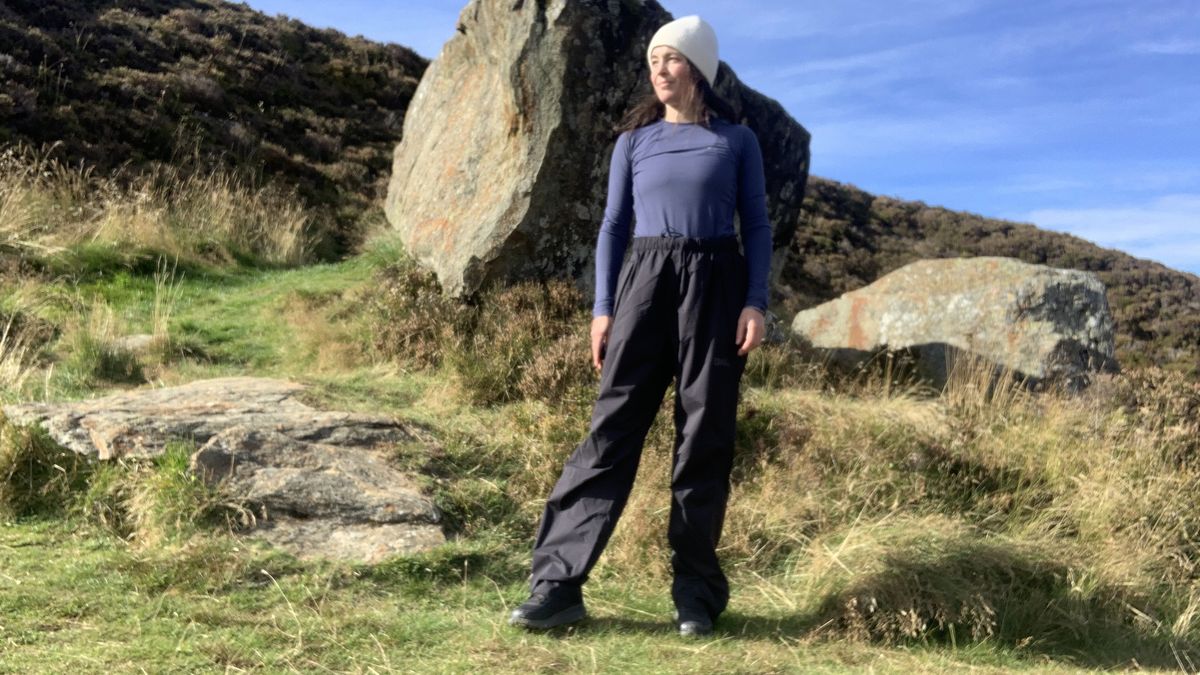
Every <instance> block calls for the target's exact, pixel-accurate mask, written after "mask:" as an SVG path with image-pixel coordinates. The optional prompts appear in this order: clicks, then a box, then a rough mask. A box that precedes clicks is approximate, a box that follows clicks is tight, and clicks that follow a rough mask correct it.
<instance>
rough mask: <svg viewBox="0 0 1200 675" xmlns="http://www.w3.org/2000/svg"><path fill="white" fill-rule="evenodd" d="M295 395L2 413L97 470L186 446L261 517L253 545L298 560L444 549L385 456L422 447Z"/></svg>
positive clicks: (228, 383) (140, 395)
mask: <svg viewBox="0 0 1200 675" xmlns="http://www.w3.org/2000/svg"><path fill="white" fill-rule="evenodd" d="M303 389H304V387H303V385H300V384H297V383H294V382H287V381H282V380H272V379H265V378H251V377H231V378H220V379H212V380H202V381H197V382H192V383H190V384H186V385H182V386H178V387H168V388H163V389H146V390H136V391H129V392H122V393H120V394H115V395H112V396H107V397H104V398H98V399H92V400H87V401H73V402H66V403H47V404H31V405H12V406H5V407H4V413H5V415H7V417H8V419H9V420H10V421H12V422H14V423H17V424H40V425H41V426H42V427H43V428H45V429H46V430H47V431H48V433H49V434H50V436H51V437H52V438H53V439H54V440H55V441H56V442H58V443H59V444H60V445H62V446H64V447H66V448H68V449H70V450H73V451H75V452H77V453H79V454H82V455H87V456H90V457H96V458H98V459H113V458H119V457H153V456H156V455H159V454H162V452H163V451H164V450H165V449H166V447H167V444H168V443H169V442H171V441H172V440H181V439H182V440H188V441H191V442H194V443H196V444H197V445H200V446H201V447H200V449H199V450H197V451H196V452H195V453H194V454H193V456H192V458H191V470H192V472H193V473H194V474H195V475H197V476H199V477H201V478H202V479H204V480H205V481H206V482H208V483H209V484H210V485H213V486H218V487H219V489H221V490H222V491H223V492H224V493H225V494H226V495H227V496H228V497H229V499H230V500H231V501H234V502H237V503H240V504H245V505H247V506H250V507H253V508H254V510H255V512H256V513H259V514H265V517H263V518H260V519H259V521H258V523H257V524H256V526H255V528H254V530H252V531H251V532H250V534H251V536H259V537H261V538H263V539H265V540H267V541H268V542H270V543H272V544H274V545H277V546H279V547H281V548H283V549H285V550H287V551H289V552H291V553H293V554H295V555H297V556H300V557H329V558H340V559H348V560H356V561H360V562H366V563H373V562H377V561H379V560H381V559H383V558H385V557H387V556H389V555H394V554H399V553H412V552H416V551H420V550H425V549H428V548H431V547H433V546H436V545H438V544H440V543H443V542H444V541H445V536H444V535H443V534H442V530H441V527H440V526H438V524H437V523H438V522H439V521H440V519H441V517H440V514H439V512H438V510H437V508H436V507H435V506H434V505H433V503H432V502H431V501H430V500H429V499H427V498H426V497H424V496H423V495H421V494H420V491H419V490H418V488H417V485H416V484H415V483H414V481H413V479H412V477H411V475H409V474H406V473H404V472H402V471H400V470H399V469H397V468H396V467H395V466H394V465H393V464H392V463H390V462H389V461H388V458H387V455H386V450H385V448H386V447H387V446H391V445H395V444H396V443H408V442H420V441H421V440H422V439H421V437H420V436H419V435H418V434H417V433H416V432H414V431H413V430H410V429H409V428H407V427H405V426H404V425H402V424H400V423H398V422H397V421H395V420H393V419H390V418H387V417H381V416H374V415H363V414H356V413H347V412H330V411H323V410H317V409H315V408H313V407H311V406H308V405H306V404H304V403H303V402H301V401H300V400H298V399H297V398H296V396H297V395H298V394H299V393H300V392H301V391H303Z"/></svg>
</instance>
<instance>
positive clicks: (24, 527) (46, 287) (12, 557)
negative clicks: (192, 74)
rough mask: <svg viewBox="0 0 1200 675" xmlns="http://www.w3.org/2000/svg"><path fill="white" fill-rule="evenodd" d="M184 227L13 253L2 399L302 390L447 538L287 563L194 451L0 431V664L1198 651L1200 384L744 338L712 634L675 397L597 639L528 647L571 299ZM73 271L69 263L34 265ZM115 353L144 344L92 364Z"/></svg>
mask: <svg viewBox="0 0 1200 675" xmlns="http://www.w3.org/2000/svg"><path fill="white" fill-rule="evenodd" d="M233 195H234V197H231V198H233V199H239V200H244V199H250V198H253V197H254V194H253V193H233ZM238 195H240V196H238ZM245 204H246V202H244V201H238V202H235V203H233V204H230V205H227V206H226V207H225V208H226V209H227V210H245V208H246V206H245ZM112 209H113V210H114V212H117V211H120V209H119V208H117V206H113V207H112ZM177 217H179V218H185V219H192V220H186V221H185V222H184V223H182V224H181V225H180V226H179V227H175V228H161V229H154V228H150V229H147V230H144V231H146V232H151V233H152V234H153V237H154V238H153V241H151V242H147V243H144V244H143V245H141V246H133V245H132V244H131V243H130V242H127V243H126V244H125V248H130V249H134V250H139V251H142V252H143V253H142V254H140V255H139V256H133V257H120V256H116V255H114V254H111V253H109V254H103V255H102V254H100V253H97V252H96V251H95V249H94V246H95V244H94V243H88V242H84V243H77V244H71V245H64V246H59V247H56V248H53V249H51V248H38V247H36V246H22V247H19V248H14V249H11V250H10V257H20V259H21V260H22V261H23V264H22V265H18V266H14V267H13V268H12V269H10V271H9V272H8V273H7V276H6V277H5V281H6V283H5V285H4V286H3V293H2V294H0V318H3V319H4V321H3V324H4V325H5V326H6V327H7V328H6V329H5V331H4V338H3V339H2V340H0V400H5V401H11V400H29V399H43V398H46V399H61V398H64V397H73V396H96V395H100V394H102V393H104V392H107V391H111V390H114V389H121V388H126V387H131V386H159V385H170V384H174V383H178V382H186V381H191V380H195V379H198V378H203V377H211V376H220V375H227V374H233V373H236V374H254V375H268V376H280V377H290V378H294V379H298V380H300V381H302V382H305V383H307V384H308V385H309V386H310V390H309V394H308V396H307V399H308V401H309V402H310V403H312V404H314V405H317V406H320V407H325V408H330V409H340V410H362V411H369V412H373V413H383V414H390V415H395V416H397V417H399V418H401V419H404V420H407V421H408V422H410V423H413V424H417V425H420V426H422V427H423V428H424V429H425V430H426V431H427V433H428V435H429V437H430V438H433V439H435V445H434V447H432V448H429V449H427V450H423V449H419V448H415V447H411V446H406V447H403V448H397V449H396V451H395V453H394V455H393V460H394V461H395V462H396V463H397V464H399V465H401V466H405V467H408V468H410V469H413V470H417V471H419V472H420V474H421V475H422V478H421V479H420V480H421V485H422V487H423V489H424V490H425V491H426V492H427V493H428V494H430V495H431V496H432V497H433V499H434V500H435V501H436V502H437V504H438V506H439V507H440V508H441V510H442V511H443V512H444V513H445V515H446V524H447V528H448V530H449V532H450V534H451V535H452V537H453V539H454V541H453V542H452V543H451V544H449V545H447V546H445V547H443V548H440V549H438V550H436V551H433V552H430V553H428V554H424V555H420V556H414V557H398V558H395V559H393V560H390V561H388V562H386V563H384V564H382V565H378V566H374V567H366V566H359V565H351V564H338V563H329V562H306V561H301V560H296V559H294V558H292V557H290V556H287V555H284V554H281V553H278V552H273V551H270V550H268V549H266V548H264V547H263V546H261V545H260V544H257V543H255V542H253V541H250V540H245V539H241V538H238V537H237V536H236V534H237V532H238V531H239V529H240V528H241V527H242V523H241V520H240V517H239V515H240V514H241V513H242V511H241V509H240V508H239V507H240V505H238V504H236V503H231V502H230V500H229V498H228V497H227V496H225V495H222V494H221V493H220V492H219V491H215V492H214V491H209V490H207V489H204V488H203V487H202V486H200V485H199V484H197V483H196V481H195V480H194V479H192V478H190V477H189V476H188V475H187V474H186V472H185V467H186V459H187V456H188V454H189V453H190V452H191V451H192V450H194V447H193V446H191V445H190V444H188V443H187V442H180V443H176V444H174V445H173V446H172V448H171V450H170V452H168V454H167V455H166V456H164V457H163V458H161V459H159V460H155V461H131V460H127V461H124V462H119V463H110V464H104V465H94V464H90V463H87V462H84V461H81V460H79V459H78V458H76V457H74V456H72V455H70V454H67V453H64V452H63V451H62V450H60V449H59V448H57V447H55V446H54V445H53V444H52V443H49V442H48V441H47V439H46V437H45V435H44V434H41V433H39V432H38V431H36V430H33V429H27V428H20V427H15V426H12V425H9V424H6V423H3V421H2V420H0V616H3V621H2V622H0V623H2V625H0V641H2V642H0V644H2V645H3V649H2V650H0V653H2V654H3V662H2V665H3V668H2V669H5V670H7V669H11V670H13V671H16V672H53V671H61V670H71V671H79V672H121V671H128V670H138V669H145V670H147V671H172V672H178V671H210V670H233V671H268V672H275V671H303V672H311V671H320V672H328V671H333V672H462V671H487V672H522V673H528V672H563V671H573V670H586V671H593V672H614V673H615V672H631V671H635V672H664V673H669V672H744V673H761V672H861V671H862V670H864V669H870V670H873V671H877V672H897V673H900V672H903V673H912V672H948V671H960V670H968V669H969V670H972V671H976V672H1014V671H1029V672H1078V671H1079V670H1081V669H1091V668H1108V669H1118V668H1130V669H1150V670H1175V669H1179V668H1184V669H1188V670H1194V669H1195V666H1196V664H1197V663H1200V661H1198V660H1197V659H1200V622H1198V621H1197V617H1200V613H1198V612H1197V611H1196V608H1197V607H1200V583H1198V581H1197V580H1198V579H1200V539H1198V537H1197V532H1198V531H1200V527H1198V524H1200V506H1198V504H1197V502H1196V500H1195V499H1194V495H1195V492H1196V489H1197V487H1198V486H1200V464H1198V463H1197V461H1196V458H1197V453H1198V452H1200V446H1198V445H1197V440H1196V439H1197V438H1200V428H1197V420H1198V419H1200V387H1198V386H1197V385H1196V383H1195V382H1194V381H1191V380H1188V379H1186V378H1184V377H1183V376H1181V375H1179V374H1177V373H1175V374H1172V373H1169V372H1163V371H1156V370H1147V371H1143V372H1138V373H1128V374H1125V375H1121V376H1116V377H1112V378H1102V379H1101V380H1100V381H1099V382H1098V384H1097V386H1095V387H1094V388H1092V389H1091V390H1090V391H1089V392H1088V394H1087V395H1086V396H1084V397H1073V398H1069V397H1059V396H1057V395H1055V394H1053V393H1048V394H1043V395H1036V396H1035V395H1032V394H1030V393H1028V392H1025V391H1024V390H1022V389H1020V388H1015V387H1010V386H1008V385H1010V384H1011V383H1002V384H1001V386H999V387H997V388H995V389H992V390H990V392H991V393H989V388H988V386H987V385H986V380H987V376H989V375H990V371H989V370H987V369H982V368H980V369H974V368H971V367H967V368H965V369H963V370H961V371H959V372H958V374H957V376H956V377H955V378H953V379H952V382H951V384H950V386H949V387H948V388H947V389H946V390H945V391H942V392H929V391H923V390H919V389H917V388H915V387H913V386H912V385H911V384H909V383H905V382H896V381H889V380H886V379H883V377H882V376H881V374H879V373H865V374H863V375H862V377H861V378H859V379H852V380H847V379H841V378H838V377H836V376H833V375H831V374H830V373H826V372H825V371H824V370H823V368H822V367H821V366H820V365H819V364H818V363H814V362H810V361H807V360H806V359H805V358H804V357H803V355H802V354H800V353H798V352H797V351H796V350H795V349H793V348H792V347H791V346H788V345H776V346H770V347H767V348H764V349H763V350H761V351H758V352H755V354H754V355H753V358H752V359H751V362H750V365H749V368H748V372H747V377H746V380H745V388H744V391H743V403H742V407H741V410H740V414H739V435H738V439H737V450H736V452H737V454H736V460H735V469H734V475H733V497H732V502H731V505H730V510H729V514H728V518H727V524H726V530H725V536H724V539H723V543H722V549H721V555H722V557H723V560H724V562H725V565H726V569H727V570H728V572H729V575H730V577H731V581H732V585H733V598H732V601H731V606H730V611H729V612H728V614H727V615H726V616H725V617H724V619H723V621H722V622H721V623H720V624H719V626H718V632H717V633H716V634H715V635H714V636H713V638H711V639H709V640H705V641H698V642H697V641H690V640H682V639H680V638H679V637H678V636H677V635H675V634H674V633H673V631H672V630H671V625H670V618H669V617H670V609H671V608H670V595H669V585H670V582H669V577H670V572H669V552H668V551H667V546H666V540H665V527H666V522H665V520H666V513H667V510H668V509H667V508H666V506H667V505H668V494H669V493H668V490H667V485H668V482H669V476H670V470H669V465H670V450H671V444H672V439H673V432H672V429H671V426H670V419H671V414H670V411H671V408H672V404H671V400H670V399H669V398H668V399H667V400H666V401H665V402H664V405H663V408H662V411H661V414H660V417H659V420H658V421H657V422H656V424H655V426H654V427H653V429H652V430H651V433H650V436H649V440H648V444H647V448H646V453H645V456H644V458H643V461H642V466H641V469H640V475H639V483H638V486H637V488H636V489H635V492H634V494H633V495H632V497H631V500H630V503H629V506H628V508H627V510H626V514H625V517H624V519H623V520H622V522H621V524H620V525H619V527H618V529H617V531H616V533H615V535H614V538H613V540H612V542H611V544H610V546H609V549H608V551H607V552H606V554H605V556H604V558H603V559H602V560H601V564H600V566H599V568H598V569H597V571H596V573H595V575H594V579H593V581H592V582H591V583H589V585H588V588H587V603H588V606H589V609H590V611H591V613H592V616H593V618H592V619H591V620H590V621H589V622H587V623H585V624H583V625H582V626H580V627H578V628H576V629H572V630H569V631H565V632H557V633H551V634H548V635H542V634H531V633H526V632H524V631H520V630H514V629H511V628H509V627H508V626H507V625H505V622H504V618H505V615H506V612H507V611H508V610H510V609H511V608H512V607H513V606H514V605H515V604H516V603H518V602H520V601H521V600H522V599H523V596H524V594H525V592H526V588H525V584H526V577H527V574H528V564H529V546H530V542H531V539H532V537H533V532H534V528H535V525H536V520H537V517H538V514H539V512H540V508H541V500H542V499H544V498H545V496H546V494H547V492H548V490H549V487H550V485H551V484H552V482H553V481H554V479H555V477H556V476H557V473H558V471H559V470H560V468H561V465H562V462H563V460H564V458H565V457H566V455H567V453H568V452H569V451H570V449H571V447H572V446H573V445H574V444H575V443H576V442H577V441H578V440H579V439H580V438H581V437H582V435H583V434H584V433H585V431H586V429H587V427H588V422H589V406H590V403H591V398H592V396H593V395H594V391H595V386H596V382H595V378H594V375H593V374H592V372H591V369H590V367H589V366H588V364H587V355H586V349H585V340H586V330H587V307H586V302H584V299H583V298H581V297H580V296H579V294H578V293H577V292H576V291H575V290H574V289H572V288H571V287H569V286H568V285H565V284H550V285H540V284H523V285H518V286H514V287H512V288H507V289H498V290H496V291H493V292H492V293H491V294H490V295H488V296H486V297H484V298H482V301H481V302H479V303H478V304H459V303H452V302H449V301H447V300H445V299H444V298H442V297H441V295H440V294H438V293H437V292H436V291H437V289H436V285H435V284H433V283H432V281H431V279H430V278H429V276H428V274H426V273H424V272H422V271H420V270H419V269H418V268H416V267H415V265H414V264H413V263H412V261H411V260H409V259H408V258H407V257H406V255H405V254H404V251H403V249H402V248H401V247H400V246H399V245H397V244H396V243H395V242H394V241H388V240H378V241H375V242H372V243H370V244H369V245H368V246H367V247H366V250H365V251H364V252H363V253H362V254H360V255H357V256H355V257H352V258H350V259H347V260H344V261H341V262H338V263H332V264H318V265H308V266H302V267H293V268H272V267H270V266H264V265H261V264H258V263H255V264H252V265H247V264H243V263H240V262H238V260H237V258H235V257H230V258H223V257H214V256H212V255H211V254H210V253H209V252H208V249H207V248H204V247H201V249H199V250H198V251H197V250H196V249H195V248H194V244H195V243H194V242H193V241H192V240H190V239H188V238H187V233H188V232H189V231H191V230H192V229H193V227H194V226H197V225H198V224H199V223H201V222H205V221H206V220H207V219H208V218H209V216H207V215H206V214H205V213H204V212H202V211H199V210H192V211H183V212H181V213H180V214H178V216H177ZM189 225H190V226H193V227H189ZM247 227H250V224H247ZM172 234H175V235H177V236H179V237H181V238H180V239H179V240H178V241H176V242H174V243H173V244H172V243H171V241H170V240H169V237H171V236H172ZM155 250H174V251H183V252H185V253H186V252H189V251H192V252H193V255H192V256H191V257H186V256H185V257H183V258H182V260H183V261H184V263H186V270H185V271H180V269H175V270H174V271H172V270H171V269H164V268H162V267H156V265H155V264H153V263H154V261H153V260H147V259H146V258H145V257H144V256H147V255H150V253H148V252H150V251H155ZM101 253H102V252H101ZM80 259H86V260H87V261H88V263H87V265H86V266H84V267H83V268H82V269H83V270H84V272H82V273H80V272H77V273H75V274H74V275H71V276H68V275H62V274H55V273H46V272H45V271H46V270H53V269H56V268H57V266H59V265H64V264H66V262H64V261H78V260H80ZM184 263H181V264H184ZM75 269H79V268H78V267H76V268H75ZM181 269H182V268H181ZM135 332H136V333H142V332H148V333H151V334H153V335H155V337H156V347H155V348H154V349H152V350H151V351H149V352H147V353H145V354H141V355H135V354H132V353H130V352H127V351H123V350H122V349H121V348H120V347H119V346H117V345H118V341H117V338H119V337H120V336H121V335H124V334H128V333H135ZM981 376H982V377H981Z"/></svg>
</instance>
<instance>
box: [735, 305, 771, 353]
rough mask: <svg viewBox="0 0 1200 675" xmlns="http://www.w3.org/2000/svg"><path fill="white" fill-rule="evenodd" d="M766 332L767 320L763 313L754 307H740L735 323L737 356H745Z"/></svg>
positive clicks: (760, 340)
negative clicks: (736, 322) (740, 310)
mask: <svg viewBox="0 0 1200 675" xmlns="http://www.w3.org/2000/svg"><path fill="white" fill-rule="evenodd" d="M766 334H767V320H766V318H765V317H764V316H763V313H762V312H761V311H759V310H758V309H757V308H755V307H746V308H744V309H742V315H741V316H739V317H738V325H737V343H738V345H739V347H738V356H745V355H746V354H749V353H750V352H751V351H753V350H754V348H756V347H758V346H759V345H760V344H762V341H763V336H764V335H766Z"/></svg>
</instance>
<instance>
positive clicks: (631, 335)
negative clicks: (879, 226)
mask: <svg viewBox="0 0 1200 675" xmlns="http://www.w3.org/2000/svg"><path fill="white" fill-rule="evenodd" d="M745 299H746V265H745V261H744V259H743V257H742V255H741V253H740V252H739V251H738V247H737V240H736V239H734V238H726V239H684V238H662V237H638V238H635V239H634V240H633V250H632V253H631V256H630V259H629V260H627V261H626V263H625V266H624V267H623V268H622V270H621V275H620V278H619V280H618V282H617V292H616V296H615V300H614V307H613V324H612V330H611V332H610V334H609V339H608V344H607V350H606V356H605V359H604V367H603V369H602V374H601V381H600V395H599V398H598V399H597V401H596V407H595V410H594V412H593V414H592V426H591V432H590V433H589V434H588V436H587V438H586V439H584V441H583V442H582V443H581V444H580V445H579V446H578V447H577V448H576V449H575V452H574V453H573V454H572V455H571V457H570V458H569V459H568V460H567V463H566V466H565V467H564V468H563V473H562V476H561V477H560V478H559V479H558V483H557V484H556V485H555V486H554V490H553V491H552V492H551V494H550V497H549V499H548V500H547V501H546V509H545V512H544V513H543V515H542V523H541V527H540V528H539V529H538V533H537V540H536V543H535V544H534V550H533V579H532V590H533V591H534V592H546V593H550V594H554V595H559V594H563V595H570V596H578V594H579V592H580V590H579V588H580V586H581V585H582V584H583V582H584V581H586V580H587V576H588V572H589V571H590V570H591V569H592V567H593V566H594V565H595V564H596V560H597V559H598V558H599V557H600V553H601V551H603V550H604V546H605V544H607V543H608V539H609V537H610V536H611V535H612V531H613V528H614V526H615V525H616V523H617V519H618V518H619V517H620V516H621V511H622V509H624V507H625V502H626V500H627V499H628V497H629V491H630V489H631V488H632V486H633V479H634V476H635V475H636V473H637V467H638V461H639V460H640V458H641V452H642V444H643V443H644V441H645V439H646V433H647V432H648V431H649V428H650V425H651V423H652V422H653V420H654V415H655V413H656V412H657V411H658V408H659V405H660V404H661V402H662V398H663V394H664V393H665V391H666V389H667V386H668V385H669V384H670V383H671V380H672V378H674V380H675V383H676V395H675V450H674V456H673V462H674V468H673V472H672V476H671V491H672V501H671V517H670V525H669V527H668V530H667V538H668V541H669V542H670V545H671V550H672V555H671V566H672V570H673V572H674V575H675V579H674V583H673V584H672V588H671V593H672V596H673V598H674V600H675V605H676V607H689V608H695V609H705V610H707V611H708V612H709V614H710V615H711V616H713V617H716V615H718V614H720V613H721V612H722V611H723V610H724V609H725V606H726V604H727V603H728V601H729V583H728V581H727V580H726V578H725V575H724V573H722V572H721V567H720V564H719V562H718V560H717V554H716V547H717V542H718V540H719V539H720V537H721V527H722V525H723V523H724V519H725V503H726V500H727V498H728V495H729V473H730V469H731V468H732V462H733V445H734V434H735V426H736V420H737V402H738V383H739V382H740V380H741V376H742V371H743V369H744V367H745V357H744V356H738V354H737V350H738V345H737V344H736V343H735V337H736V333H737V321H738V316H739V315H740V313H741V311H742V307H743V303H744V302H745Z"/></svg>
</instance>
